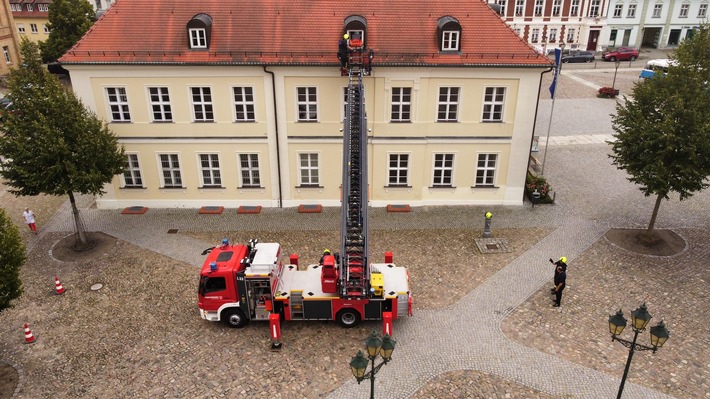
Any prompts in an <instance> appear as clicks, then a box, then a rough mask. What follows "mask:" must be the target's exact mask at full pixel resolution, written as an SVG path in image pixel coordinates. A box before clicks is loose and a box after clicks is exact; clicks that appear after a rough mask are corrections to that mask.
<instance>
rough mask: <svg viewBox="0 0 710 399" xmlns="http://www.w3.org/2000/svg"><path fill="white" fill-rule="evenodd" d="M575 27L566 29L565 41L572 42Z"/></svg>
mask: <svg viewBox="0 0 710 399" xmlns="http://www.w3.org/2000/svg"><path fill="white" fill-rule="evenodd" d="M574 34H575V28H569V29H567V43H574Z"/></svg>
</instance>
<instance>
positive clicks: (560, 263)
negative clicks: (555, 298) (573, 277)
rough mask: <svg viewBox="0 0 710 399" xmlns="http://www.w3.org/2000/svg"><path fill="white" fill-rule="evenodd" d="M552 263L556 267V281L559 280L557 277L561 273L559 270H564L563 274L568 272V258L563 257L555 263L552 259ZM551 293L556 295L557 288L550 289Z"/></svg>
mask: <svg viewBox="0 0 710 399" xmlns="http://www.w3.org/2000/svg"><path fill="white" fill-rule="evenodd" d="M550 263H552V264H553V265H555V274H554V279H555V280H557V275H558V274H559V273H560V272H558V271H557V270H558V268H562V273H565V272H567V257H566V256H563V257H561V258H560V259H559V260H558V261H557V262H555V261H553V260H552V258H550ZM550 293H551V294H554V293H555V287H553V288H551V289H550Z"/></svg>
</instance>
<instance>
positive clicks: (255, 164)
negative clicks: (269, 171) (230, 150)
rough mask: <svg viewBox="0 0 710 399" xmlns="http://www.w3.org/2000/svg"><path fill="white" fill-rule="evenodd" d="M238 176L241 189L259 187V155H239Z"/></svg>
mask: <svg viewBox="0 0 710 399" xmlns="http://www.w3.org/2000/svg"><path fill="white" fill-rule="evenodd" d="M239 176H241V179H242V182H241V184H242V185H241V187H261V175H260V173H259V154H239Z"/></svg>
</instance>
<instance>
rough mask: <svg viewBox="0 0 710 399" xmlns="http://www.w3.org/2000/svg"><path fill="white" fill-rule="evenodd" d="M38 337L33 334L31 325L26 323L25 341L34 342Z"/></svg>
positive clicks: (27, 342)
mask: <svg viewBox="0 0 710 399" xmlns="http://www.w3.org/2000/svg"><path fill="white" fill-rule="evenodd" d="M36 339H37V338H35V336H34V335H32V331H30V325H29V324H27V323H25V343H26V344H31V343H34V342H35V340H36Z"/></svg>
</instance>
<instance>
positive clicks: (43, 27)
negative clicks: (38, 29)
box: [42, 24, 49, 34]
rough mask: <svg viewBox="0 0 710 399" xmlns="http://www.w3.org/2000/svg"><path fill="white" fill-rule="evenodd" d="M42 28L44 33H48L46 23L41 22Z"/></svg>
mask: <svg viewBox="0 0 710 399" xmlns="http://www.w3.org/2000/svg"><path fill="white" fill-rule="evenodd" d="M42 30H43V31H44V33H47V34H49V26H47V24H42Z"/></svg>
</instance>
